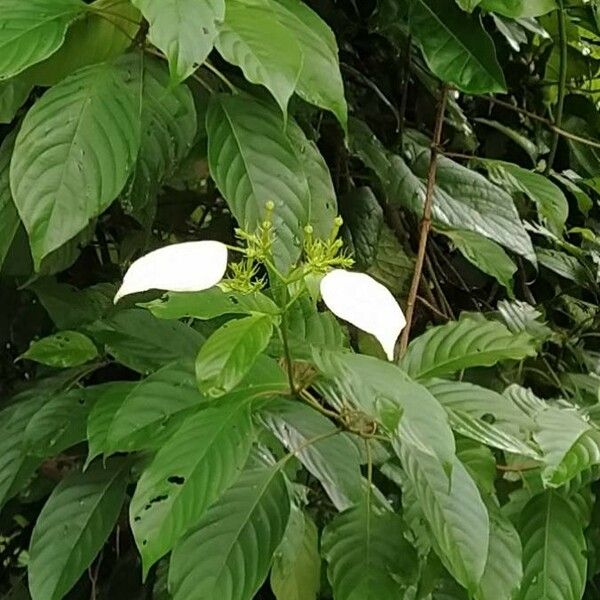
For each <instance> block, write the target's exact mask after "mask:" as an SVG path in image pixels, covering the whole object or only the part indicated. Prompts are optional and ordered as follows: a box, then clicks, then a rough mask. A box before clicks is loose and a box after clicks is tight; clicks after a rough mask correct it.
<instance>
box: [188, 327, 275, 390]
mask: <svg viewBox="0 0 600 600" xmlns="http://www.w3.org/2000/svg"><path fill="white" fill-rule="evenodd" d="M272 334H273V319H272V318H271V317H269V316H268V315H253V316H250V317H244V318H243V319H237V320H236V319H234V320H232V321H228V322H227V323H225V325H223V326H222V327H220V328H219V329H217V331H215V332H214V333H213V334H212V335H211V336H210V337H209V338H208V340H206V342H205V343H204V345H203V346H202V348H200V352H199V353H198V356H197V358H196V381H197V383H198V387H199V388H200V390H201V391H203V392H206V393H208V394H209V395H212V396H216V395H222V394H223V393H225V392H228V391H230V390H231V389H233V388H234V387H235V386H236V385H237V384H238V383H239V382H240V381H241V380H242V379H243V378H244V377H245V376H246V374H247V373H248V372H249V371H250V369H251V368H252V365H254V363H255V362H256V360H257V358H258V356H259V355H260V354H261V353H262V352H263V351H264V350H265V348H266V347H267V345H268V344H269V340H270V339H271V335H272Z"/></svg>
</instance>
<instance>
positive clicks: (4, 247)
mask: <svg viewBox="0 0 600 600" xmlns="http://www.w3.org/2000/svg"><path fill="white" fill-rule="evenodd" d="M0 85H2V84H0ZM15 135H16V134H15V133H12V134H9V135H8V136H6V137H5V138H4V140H3V141H2V145H0V267H2V263H3V262H4V258H5V257H6V254H7V253H8V250H9V248H10V245H11V244H12V241H13V239H14V237H15V235H16V233H17V229H18V228H19V223H20V222H21V220H20V219H19V213H18V212H17V208H16V206H15V203H14V202H13V199H12V193H11V191H10V178H9V173H10V158H11V156H12V152H13V148H14V144H15Z"/></svg>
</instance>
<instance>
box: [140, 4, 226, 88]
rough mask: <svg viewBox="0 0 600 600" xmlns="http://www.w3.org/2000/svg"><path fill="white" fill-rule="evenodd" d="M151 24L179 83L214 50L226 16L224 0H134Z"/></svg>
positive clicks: (152, 38) (154, 39)
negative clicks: (221, 23)
mask: <svg viewBox="0 0 600 600" xmlns="http://www.w3.org/2000/svg"><path fill="white" fill-rule="evenodd" d="M132 2H133V4H134V6H136V7H137V8H139V10H140V11H141V12H142V14H143V15H144V17H145V18H146V20H147V21H148V22H149V24H150V30H149V32H148V37H149V39H150V41H151V42H152V43H153V44H154V45H155V46H157V47H158V48H159V49H160V50H162V51H163V53H164V54H165V55H166V56H167V58H168V60H169V69H170V71H171V78H172V79H173V81H174V82H175V83H179V82H180V81H183V80H184V79H186V78H187V77H189V76H190V75H191V74H192V73H193V72H194V71H195V70H196V69H197V68H198V67H199V66H200V65H201V64H202V63H203V62H204V61H205V60H206V57H207V56H208V55H209V54H210V52H211V50H212V48H213V43H214V41H215V38H216V37H217V27H218V25H219V23H220V21H222V20H223V18H224V17H225V1H224V0H132Z"/></svg>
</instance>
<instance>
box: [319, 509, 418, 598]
mask: <svg viewBox="0 0 600 600" xmlns="http://www.w3.org/2000/svg"><path fill="white" fill-rule="evenodd" d="M404 529H405V526H404V522H403V520H402V518H401V517H400V515H398V514H395V513H393V512H391V511H386V510H379V509H377V508H375V507H374V506H373V505H372V504H371V502H369V500H368V499H367V500H363V501H362V502H361V503H360V504H359V505H358V506H356V507H354V508H351V509H350V510H347V511H345V512H343V513H342V514H340V515H337V516H336V517H334V519H333V520H332V521H331V522H330V523H329V524H328V525H327V527H326V528H325V530H324V532H323V541H322V552H323V555H324V557H325V559H326V560H327V562H328V565H329V566H328V570H327V574H328V577H329V581H330V582H331V585H332V587H333V593H334V597H335V599H336V600H379V599H383V598H402V597H403V591H404V590H405V589H406V587H407V586H408V585H409V584H410V583H412V582H413V581H414V579H415V578H416V575H417V565H418V561H417V556H416V552H415V550H414V548H412V546H411V545H410V544H409V543H408V541H407V540H406V539H405V538H404Z"/></svg>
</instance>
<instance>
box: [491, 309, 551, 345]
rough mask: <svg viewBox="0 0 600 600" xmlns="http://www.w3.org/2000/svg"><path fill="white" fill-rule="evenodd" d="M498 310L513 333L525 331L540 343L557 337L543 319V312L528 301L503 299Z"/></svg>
mask: <svg viewBox="0 0 600 600" xmlns="http://www.w3.org/2000/svg"><path fill="white" fill-rule="evenodd" d="M498 312H499V313H500V315H501V316H502V319H503V321H504V322H505V323H506V326H507V327H508V328H509V329H510V330H511V331H512V332H513V333H519V332H521V331H525V332H527V333H528V334H529V335H530V336H531V337H533V338H535V339H536V340H538V342H539V343H542V342H546V341H548V340H550V339H556V335H555V334H554V332H553V331H552V329H551V328H550V327H549V326H548V325H547V324H546V323H545V321H543V320H542V313H541V312H540V311H539V310H537V309H536V308H534V307H533V306H531V304H527V302H521V301H520V300H513V301H512V302H509V301H508V300H501V301H500V302H498Z"/></svg>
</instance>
